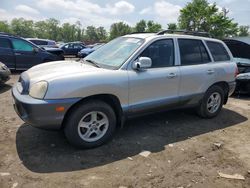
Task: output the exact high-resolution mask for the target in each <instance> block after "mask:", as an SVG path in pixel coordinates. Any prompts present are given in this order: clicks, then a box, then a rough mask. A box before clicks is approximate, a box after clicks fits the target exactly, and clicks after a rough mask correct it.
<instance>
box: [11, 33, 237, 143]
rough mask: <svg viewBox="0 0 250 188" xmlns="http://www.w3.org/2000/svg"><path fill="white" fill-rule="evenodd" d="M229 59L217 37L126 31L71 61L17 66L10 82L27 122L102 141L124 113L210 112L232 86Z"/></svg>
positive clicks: (71, 136) (74, 139)
mask: <svg viewBox="0 0 250 188" xmlns="http://www.w3.org/2000/svg"><path fill="white" fill-rule="evenodd" d="M236 74H237V66H236V64H235V63H234V62H233V58H232V55H231V53H230V51H229V50H228V48H227V46H226V45H225V44H224V43H223V42H222V41H220V40H215V39H211V38H203V37H197V36H188V35H175V34H164V32H161V33H158V34H131V35H126V36H123V37H120V38H117V39H115V40H113V41H111V42H109V43H107V44H106V45H104V46H103V47H101V48H99V49H98V50H96V51H95V52H93V53H92V54H90V55H89V56H87V57H86V58H85V59H82V60H79V61H63V62H51V63H45V64H41V65H38V66H35V67H33V68H31V69H29V70H28V71H26V72H24V73H22V74H21V76H20V79H19V81H18V83H16V84H15V86H14V87H13V89H12V94H13V98H14V101H15V105H14V106H15V110H16V112H17V114H18V115H19V116H20V117H21V118H22V119H23V120H24V121H25V122H27V123H29V124H31V125H33V126H35V127H40V128H46V129H63V130H64V132H65V135H66V137H67V139H68V140H69V142H70V143H72V144H73V145H75V146H77V147H80V148H92V147H96V146H99V145H101V144H103V143H104V142H106V141H108V140H109V139H110V138H111V137H112V135H113V134H114V132H115V130H116V128H117V127H119V126H120V125H121V124H122V123H123V122H124V120H125V119H126V118H128V117H132V116H135V115H141V114H145V113H148V112H156V111H159V110H167V109H171V108H176V107H194V108H195V109H196V110H197V112H198V114H199V115H200V116H201V117H203V118H212V117H215V116H216V115H218V113H219V112H220V111H221V108H222V105H223V104H226V102H227V100H228V96H229V95H230V94H231V93H233V91H234V89H235V76H236Z"/></svg>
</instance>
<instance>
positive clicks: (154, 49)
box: [140, 39, 174, 68]
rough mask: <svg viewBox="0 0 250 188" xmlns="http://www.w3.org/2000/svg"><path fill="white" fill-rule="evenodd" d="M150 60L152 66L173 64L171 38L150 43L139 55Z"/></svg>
mask: <svg viewBox="0 0 250 188" xmlns="http://www.w3.org/2000/svg"><path fill="white" fill-rule="evenodd" d="M140 56H141V57H149V58H151V60H152V68H158V67H170V66H173V65H174V43H173V40H172V39H165V40H159V41H156V42H154V43H152V44H150V45H149V46H148V47H147V48H146V49H145V50H144V51H143V52H142V54H141V55H140Z"/></svg>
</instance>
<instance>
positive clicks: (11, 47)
mask: <svg viewBox="0 0 250 188" xmlns="http://www.w3.org/2000/svg"><path fill="white" fill-rule="evenodd" d="M57 60H62V59H61V57H60V56H58V55H55V54H52V53H49V52H47V51H46V50H45V49H42V48H40V47H38V46H37V45H35V44H33V43H32V42H29V41H27V40H25V39H23V38H21V37H18V36H14V35H10V34H7V33H0V61H1V62H3V63H4V64H5V65H6V66H8V68H9V69H14V70H26V69H29V68H31V67H33V66H34V65H38V64H41V63H45V62H49V61H57Z"/></svg>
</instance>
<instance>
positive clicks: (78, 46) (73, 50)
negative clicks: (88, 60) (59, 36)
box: [60, 42, 86, 57]
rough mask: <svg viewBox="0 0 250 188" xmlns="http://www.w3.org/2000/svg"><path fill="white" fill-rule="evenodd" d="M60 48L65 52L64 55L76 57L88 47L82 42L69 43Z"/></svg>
mask: <svg viewBox="0 0 250 188" xmlns="http://www.w3.org/2000/svg"><path fill="white" fill-rule="evenodd" d="M60 48H61V49H62V50H63V51H64V55H66V56H75V57H76V56H77V55H78V52H80V51H81V50H82V49H84V48H86V46H85V45H84V43H82V42H69V43H65V44H63V45H62V46H60Z"/></svg>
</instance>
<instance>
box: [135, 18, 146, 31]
mask: <svg viewBox="0 0 250 188" xmlns="http://www.w3.org/2000/svg"><path fill="white" fill-rule="evenodd" d="M146 29H147V23H146V21H145V20H141V21H139V22H138V23H137V24H136V25H135V28H134V32H137V33H143V32H145V31H146Z"/></svg>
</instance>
